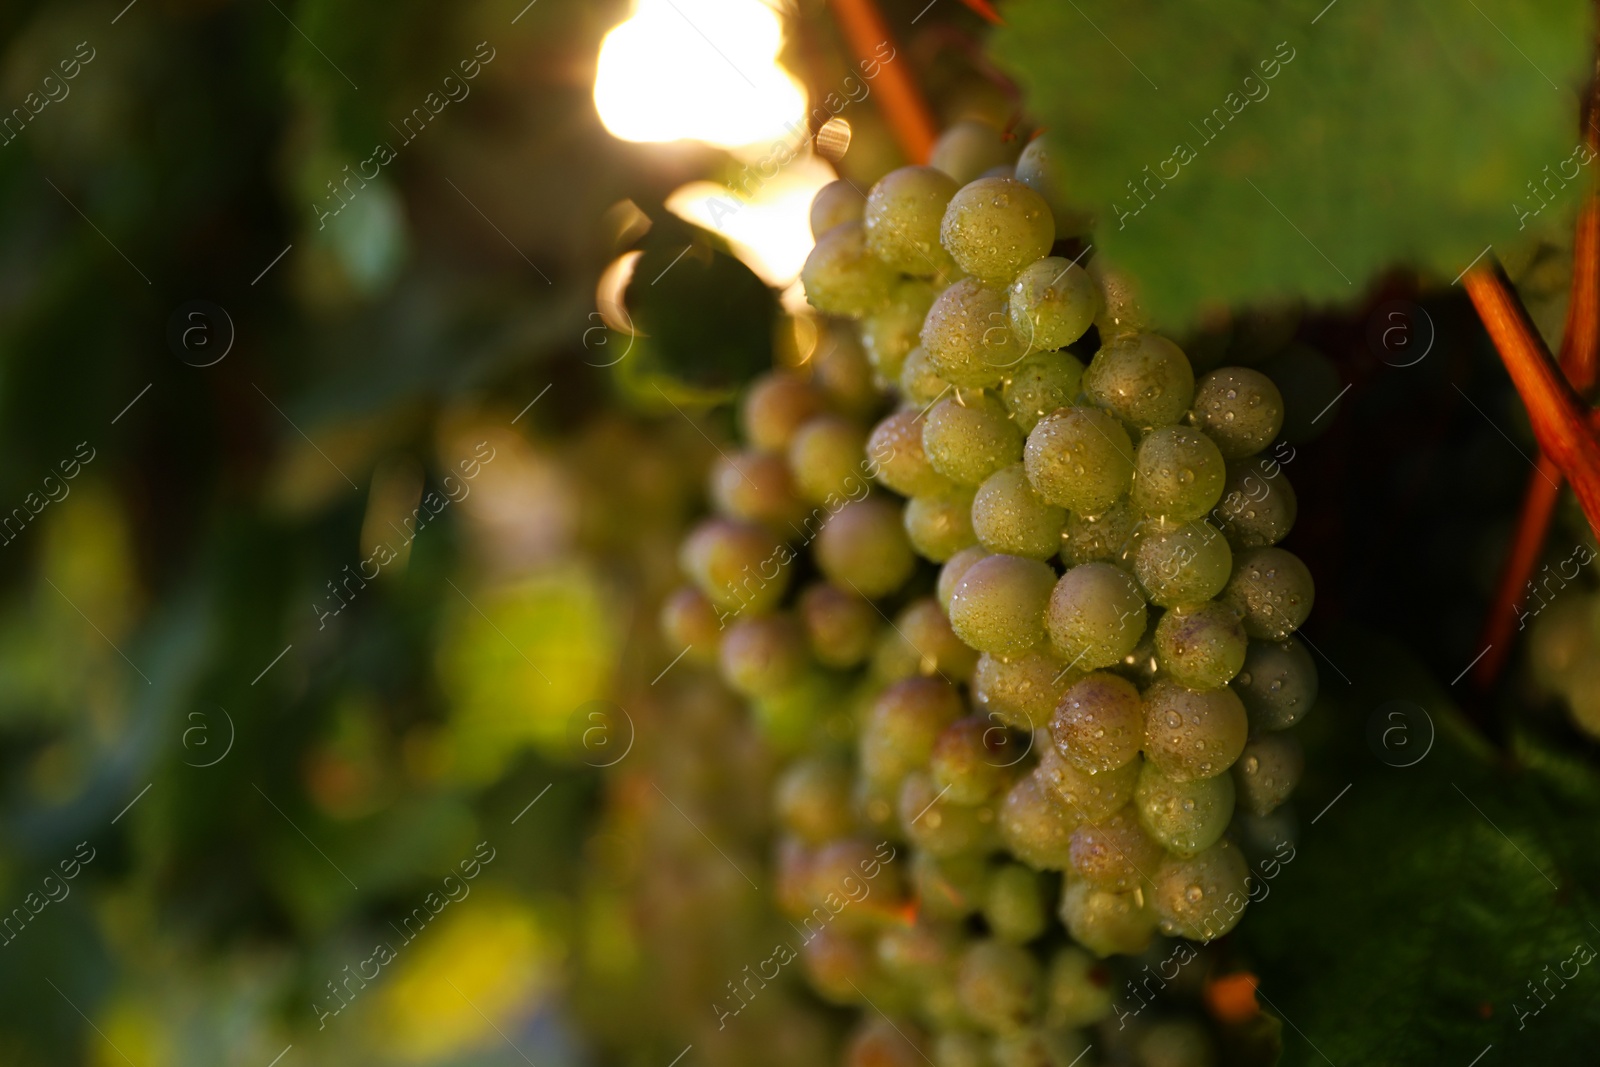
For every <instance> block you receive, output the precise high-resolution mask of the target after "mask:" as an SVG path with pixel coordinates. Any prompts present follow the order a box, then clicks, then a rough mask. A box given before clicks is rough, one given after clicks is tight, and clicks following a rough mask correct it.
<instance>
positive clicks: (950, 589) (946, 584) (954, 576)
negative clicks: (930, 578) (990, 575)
mask: <svg viewBox="0 0 1600 1067" xmlns="http://www.w3.org/2000/svg"><path fill="white" fill-rule="evenodd" d="M988 554H989V550H988V549H986V548H984V547H983V546H982V545H968V546H967V547H966V548H963V549H962V550H961V551H959V552H957V553H955V554H954V555H953V556H951V557H950V558H949V559H947V560H945V561H944V566H942V567H940V568H939V581H938V583H937V585H936V586H935V595H936V597H937V598H938V601H939V606H940V607H941V608H943V609H944V610H945V611H946V612H948V611H949V610H950V598H951V597H952V596H954V595H955V592H956V583H957V582H959V581H961V576H962V575H963V574H966V573H967V568H968V567H970V566H972V565H973V564H974V563H976V562H978V561H979V560H980V559H982V558H983V557H984V556H987V555H988Z"/></svg>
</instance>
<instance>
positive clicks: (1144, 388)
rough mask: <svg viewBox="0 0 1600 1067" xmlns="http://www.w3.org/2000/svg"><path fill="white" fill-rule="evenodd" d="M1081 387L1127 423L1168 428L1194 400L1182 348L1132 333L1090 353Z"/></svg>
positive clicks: (1189, 372) (1165, 340) (1162, 340)
mask: <svg viewBox="0 0 1600 1067" xmlns="http://www.w3.org/2000/svg"><path fill="white" fill-rule="evenodd" d="M1083 389H1084V392H1086V393H1088V394H1089V398H1090V399H1091V400H1093V401H1094V402H1095V403H1096V404H1099V405H1100V406H1101V407H1104V408H1108V409H1110V410H1111V411H1113V412H1115V413H1116V414H1117V416H1118V417H1119V418H1121V419H1122V420H1123V421H1124V422H1126V423H1128V425H1130V426H1138V427H1149V426H1172V425H1175V424H1176V423H1177V422H1178V421H1179V420H1180V419H1182V418H1183V416H1184V413H1185V412H1187V411H1188V410H1189V405H1190V404H1192V403H1193V402H1194V371H1193V370H1192V369H1191V368H1190V367H1189V360H1188V359H1187V358H1186V357H1185V356H1184V354H1183V350H1182V349H1180V348H1179V347H1178V346H1177V345H1175V344H1173V343H1172V342H1171V341H1169V340H1167V339H1166V338H1165V337H1160V336H1158V335H1156V334H1153V333H1142V334H1134V335H1131V336H1127V337H1121V338H1118V339H1116V340H1114V341H1110V342H1109V343H1107V344H1105V345H1103V346H1102V347H1101V349H1100V351H1099V352H1096V353H1095V356H1094V359H1093V360H1091V361H1090V362H1089V369H1088V370H1086V371H1084V374H1083Z"/></svg>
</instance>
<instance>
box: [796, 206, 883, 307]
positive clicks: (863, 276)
mask: <svg viewBox="0 0 1600 1067" xmlns="http://www.w3.org/2000/svg"><path fill="white" fill-rule="evenodd" d="M800 281H801V283H802V284H803V285H804V286H805V290H806V300H807V301H808V302H809V303H810V304H811V306H812V307H814V308H816V309H817V310H818V311H823V312H826V313H828V314H829V315H843V316H845V317H846V318H851V319H859V318H861V317H862V316H863V315H866V314H868V313H869V312H872V311H876V310H877V309H878V308H880V307H882V306H883V305H885V304H887V303H888V302H889V297H890V294H891V293H892V292H893V291H894V287H895V283H896V282H897V281H899V275H898V274H896V273H895V270H894V268H893V267H890V266H889V265H888V264H887V263H884V262H883V261H882V260H880V259H878V258H876V257H875V256H873V255H872V254H871V253H870V252H868V251H867V233H866V230H865V228H864V227H863V226H862V225H861V223H859V222H841V223H840V224H839V225H837V226H834V227H833V228H832V229H830V230H828V231H827V232H826V233H824V234H823V235H822V236H821V237H818V238H817V243H816V244H815V245H814V246H813V247H812V249H811V254H810V255H808V256H807V257H806V263H805V266H804V267H802V268H801V269H800Z"/></svg>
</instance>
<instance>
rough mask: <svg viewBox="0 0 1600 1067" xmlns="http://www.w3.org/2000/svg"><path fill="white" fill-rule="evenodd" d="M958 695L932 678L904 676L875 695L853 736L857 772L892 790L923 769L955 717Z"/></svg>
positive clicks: (957, 715)
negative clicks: (858, 733)
mask: <svg viewBox="0 0 1600 1067" xmlns="http://www.w3.org/2000/svg"><path fill="white" fill-rule="evenodd" d="M964 711H965V709H964V708H963V707H962V702H961V697H960V696H959V694H957V692H956V691H955V690H954V689H952V688H951V687H950V686H949V685H948V684H946V683H945V682H943V681H941V680H939V679H937V678H907V679H905V680H904V681H900V682H896V683H894V684H893V685H891V686H889V687H888V688H887V689H885V690H884V691H883V692H882V693H880V694H879V695H878V699H877V700H875V701H873V704H872V707H871V708H870V709H869V710H868V712H867V719H866V722H864V723H863V724H862V727H861V736H860V738H859V742H858V744H859V751H860V763H861V772H862V774H863V776H864V777H865V778H866V779H867V780H868V781H870V782H874V783H878V784H881V785H884V786H889V787H894V788H898V786H899V783H900V782H901V780H903V779H904V778H905V776H906V775H908V774H910V773H911V772H912V771H914V770H916V769H918V768H919V767H924V766H926V765H927V763H928V759H929V757H930V756H932V754H933V744H934V742H935V741H937V740H938V738H939V735H940V734H941V733H943V732H944V728H945V727H946V726H948V725H950V724H951V723H953V722H955V721H956V720H957V719H959V718H961V716H962V715H963V713H964Z"/></svg>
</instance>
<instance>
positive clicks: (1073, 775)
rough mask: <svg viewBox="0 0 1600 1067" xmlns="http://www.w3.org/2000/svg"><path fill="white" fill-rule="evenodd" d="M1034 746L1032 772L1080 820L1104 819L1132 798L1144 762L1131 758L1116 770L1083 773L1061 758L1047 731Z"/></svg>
mask: <svg viewBox="0 0 1600 1067" xmlns="http://www.w3.org/2000/svg"><path fill="white" fill-rule="evenodd" d="M1033 747H1034V751H1036V752H1038V753H1039V765H1038V767H1037V768H1036V769H1035V773H1037V774H1038V775H1039V778H1040V780H1041V781H1042V782H1044V783H1045V784H1046V785H1048V786H1049V787H1050V788H1051V789H1052V790H1054V791H1055V795H1056V796H1057V797H1058V798H1059V799H1060V800H1061V802H1062V804H1063V805H1065V806H1066V809H1067V811H1068V812H1070V813H1071V814H1072V815H1074V816H1076V817H1077V818H1078V820H1079V821H1082V822H1094V821H1095V820H1097V819H1104V818H1105V817H1106V816H1108V815H1110V814H1111V813H1112V812H1114V811H1116V810H1117V809H1119V808H1121V807H1123V806H1124V805H1125V804H1127V803H1128V801H1130V800H1132V799H1133V797H1134V790H1135V789H1136V788H1137V786H1138V783H1139V779H1140V777H1141V776H1142V773H1143V768H1144V761H1143V760H1133V761H1131V762H1129V763H1127V764H1125V765H1123V766H1121V767H1118V768H1116V769H1115V770H1109V771H1102V772H1100V773H1099V774H1085V773H1083V772H1082V771H1080V770H1078V769H1077V768H1076V767H1074V766H1073V765H1072V764H1070V763H1068V762H1067V761H1066V760H1064V759H1062V758H1061V753H1060V752H1059V751H1058V750H1057V749H1056V746H1055V744H1054V743H1053V742H1052V741H1051V740H1050V737H1049V735H1048V734H1047V735H1045V736H1044V737H1043V738H1041V739H1040V740H1039V741H1037V742H1035V743H1034V746H1033Z"/></svg>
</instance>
